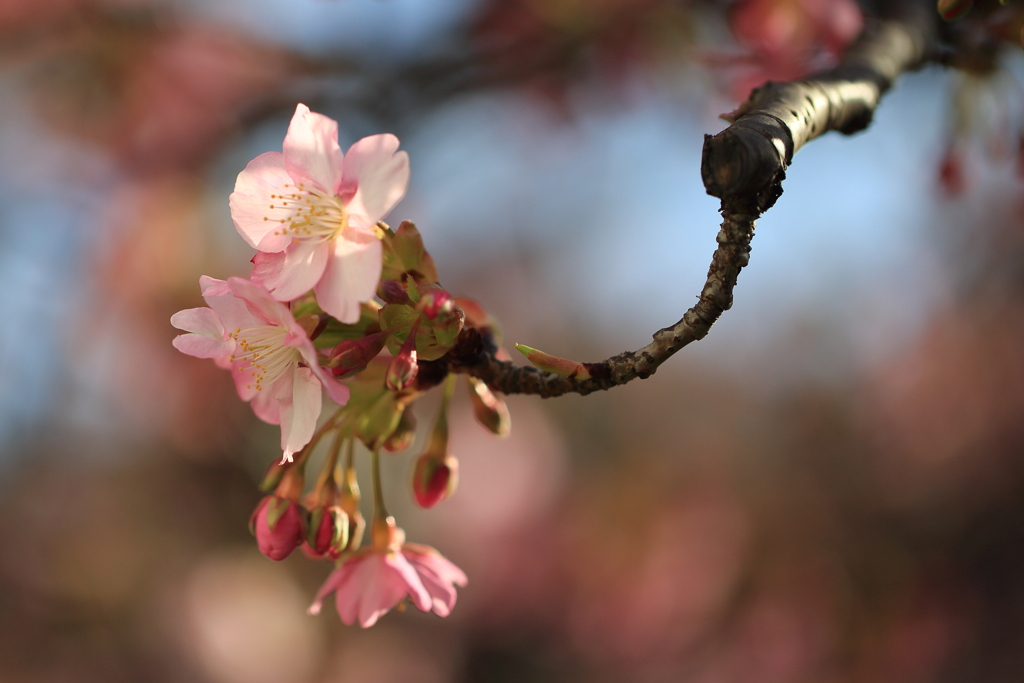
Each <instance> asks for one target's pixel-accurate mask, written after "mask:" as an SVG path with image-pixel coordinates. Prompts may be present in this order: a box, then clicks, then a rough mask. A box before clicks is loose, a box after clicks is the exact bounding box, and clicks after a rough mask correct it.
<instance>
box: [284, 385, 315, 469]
mask: <svg viewBox="0 0 1024 683" xmlns="http://www.w3.org/2000/svg"><path fill="white" fill-rule="evenodd" d="M288 374H292V375H293V377H294V379H293V381H292V400H291V402H290V403H286V402H284V401H282V410H281V449H282V450H283V451H284V460H285V461H286V462H291V459H292V455H294V454H295V453H297V452H298V451H300V450H301V449H302V447H303V446H305V445H306V444H307V443H309V440H310V439H312V438H313V432H314V431H316V420H317V418H318V417H320V404H321V400H322V397H321V396H320V381H319V380H318V379H317V378H316V377H315V376H314V375H313V371H312V370H310V369H309V368H301V367H296V368H295V371H294V373H287V372H286V373H285V375H284V376H287V375H288ZM284 376H282V379H283V377H284ZM280 381H281V380H278V382H280Z"/></svg>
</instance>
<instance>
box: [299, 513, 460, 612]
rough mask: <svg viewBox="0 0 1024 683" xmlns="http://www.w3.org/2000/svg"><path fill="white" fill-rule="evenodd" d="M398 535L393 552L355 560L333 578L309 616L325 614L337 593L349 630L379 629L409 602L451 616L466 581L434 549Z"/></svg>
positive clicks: (369, 551) (360, 554)
mask: <svg viewBox="0 0 1024 683" xmlns="http://www.w3.org/2000/svg"><path fill="white" fill-rule="evenodd" d="M396 531H397V534H396V535H395V538H396V540H395V542H394V543H391V544H389V545H388V546H387V547H384V548H379V547H376V546H375V547H370V548H364V549H363V550H359V551H357V552H355V553H352V554H351V555H349V556H348V557H347V558H346V559H345V560H344V561H343V562H342V564H341V566H339V567H338V568H337V569H335V570H334V571H333V572H331V575H330V576H329V577H327V581H326V582H324V585H323V586H322V587H321V588H320V590H319V592H317V595H316V600H315V601H314V602H313V604H312V606H310V608H309V613H310V614H319V613H320V608H321V607H322V606H323V601H324V598H326V597H327V596H328V595H330V594H331V593H334V602H335V606H336V607H337V608H338V616H339V617H341V620H342V621H343V622H344V623H346V624H349V625H352V624H354V623H356V621H358V622H359V624H360V625H361V626H362V627H363V628H369V627H370V626H373V625H374V624H375V623H377V619H379V618H380V617H381V616H382V615H384V614H386V613H387V612H388V611H389V610H390V609H391V608H392V607H394V606H395V605H397V604H398V603H399V602H401V601H402V600H403V599H405V597H406V596H408V597H409V600H410V602H412V604H413V605H415V606H416V608H417V609H419V610H420V611H422V612H431V611H432V612H433V613H434V614H436V615H438V616H439V617H446V616H448V615H449V614H451V611H452V607H454V606H455V598H456V593H455V586H465V585H466V583H467V579H466V575H465V574H464V573H463V572H462V570H461V569H459V568H458V567H456V566H455V565H454V564H452V563H451V562H449V561H448V560H447V559H445V558H444V557H443V556H442V555H441V553H439V552H437V551H436V550H434V549H433V548H431V547H429V546H425V545H418V544H415V543H402V540H403V539H404V534H403V533H402V532H401V530H400V529H398V530H396Z"/></svg>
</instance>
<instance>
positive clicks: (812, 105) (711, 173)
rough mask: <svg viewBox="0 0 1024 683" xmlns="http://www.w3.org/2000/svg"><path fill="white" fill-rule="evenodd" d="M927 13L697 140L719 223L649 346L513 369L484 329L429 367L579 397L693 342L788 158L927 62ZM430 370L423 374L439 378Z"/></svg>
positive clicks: (639, 372) (750, 104)
mask: <svg viewBox="0 0 1024 683" xmlns="http://www.w3.org/2000/svg"><path fill="white" fill-rule="evenodd" d="M933 26H934V24H933V19H932V18H931V17H929V16H928V15H926V14H916V15H914V18H912V19H907V18H904V19H893V20H887V21H881V22H877V23H875V24H873V25H870V26H869V28H868V29H866V30H865V32H864V33H863V34H862V35H861V36H860V38H859V39H858V40H857V42H856V43H855V44H854V45H853V46H851V48H850V49H849V51H848V52H847V54H846V55H845V56H844V58H843V60H842V61H841V63H840V64H839V65H838V66H837V67H836V68H834V69H832V70H830V71H827V72H824V73H821V74H818V75H816V76H813V77H811V78H809V79H806V80H800V81H794V82H790V83H768V84H766V85H765V86H763V87H762V88H759V89H758V90H756V91H755V92H754V93H753V94H752V95H751V97H750V99H749V100H748V101H747V102H746V103H744V104H743V105H742V106H741V107H740V108H739V109H738V110H737V111H735V112H733V113H732V114H730V115H728V116H727V117H726V118H727V120H730V121H731V122H732V125H730V126H729V127H728V128H726V129H725V130H723V131H722V132H721V133H719V134H718V135H715V136H710V135H709V136H706V137H705V140H704V153H703V158H702V161H701V177H702V179H703V181H704V186H705V188H706V189H707V192H708V194H710V195H713V196H715V197H718V198H720V199H721V200H722V208H721V213H722V219H723V220H722V227H721V229H720V230H719V233H718V238H717V241H718V248H717V249H716V250H715V253H714V255H713V256H712V258H711V266H710V268H709V269H708V277H707V281H706V283H705V284H704V288H703V290H702V291H701V293H700V297H699V300H698V301H697V303H696V304H695V305H694V306H693V308H691V309H690V310H688V311H686V313H685V314H684V315H683V317H682V319H681V320H679V322H677V323H676V324H674V325H672V326H670V327H666V328H664V329H661V330H658V331H657V332H655V333H654V336H653V340H652V341H651V343H650V344H648V345H647V346H645V347H643V348H642V349H639V350H638V351H626V352H624V353H620V354H619V355H617V356H613V357H611V358H608V359H607V360H604V361H601V362H599V363H584V365H585V367H586V368H587V371H588V372H589V373H590V378H588V379H579V378H576V377H566V376H561V375H556V374H552V373H547V372H542V371H540V370H537V369H536V368H533V367H520V366H516V365H514V364H512V363H509V362H507V361H500V360H497V359H496V358H495V352H496V348H495V346H494V344H493V341H492V340H491V339H490V336H489V334H488V332H487V330H483V331H479V330H472V329H469V330H465V331H464V332H463V334H462V335H461V337H460V340H459V342H458V344H457V346H456V347H455V348H453V349H452V351H451V352H449V353H448V354H447V355H446V356H445V357H444V358H442V359H440V360H439V361H434V363H435V364H437V365H438V366H439V367H436V368H433V370H442V367H443V369H444V370H446V371H448V372H462V373H467V374H470V375H473V376H474V377H478V378H480V379H482V380H483V381H484V382H486V383H487V384H488V386H490V387H491V388H492V389H494V390H496V391H500V392H502V393H505V394H535V395H538V396H542V397H550V396H560V395H562V394H568V393H577V394H589V393H591V392H593V391H597V390H601V389H609V388H611V387H614V386H618V385H620V384H625V383H626V382H629V381H631V380H633V379H635V378H640V379H645V378H647V377H649V376H650V375H652V374H653V373H654V372H655V371H656V370H657V369H658V366H660V365H661V364H662V363H664V362H665V361H666V360H668V358H669V357H671V356H672V355H673V354H674V353H675V352H676V351H678V350H679V349H681V348H683V347H684V346H686V345H687V344H689V343H690V342H692V341H695V340H698V339H703V338H704V336H705V335H707V333H708V331H709V330H710V329H711V326H712V325H714V323H715V321H717V320H718V318H719V317H720V316H721V315H722V313H723V312H724V311H726V310H728V309H729V307H730V306H731V305H732V292H733V288H734V287H735V285H736V279H737V277H738V275H739V272H740V270H741V269H742V268H743V267H744V266H745V265H746V264H747V261H748V259H749V254H750V240H751V238H752V237H753V234H754V222H755V221H756V220H757V219H758V218H759V217H760V216H761V214H762V213H763V212H764V211H766V210H768V209H769V208H771V206H772V205H773V204H774V203H775V201H776V200H777V199H778V198H779V196H780V195H781V194H782V181H783V180H784V179H785V177H786V168H787V167H788V166H789V164H790V162H791V161H792V159H793V155H794V154H795V153H796V152H797V150H799V149H800V148H801V147H802V146H803V145H804V144H805V143H807V142H809V141H810V140H813V139H814V138H816V137H818V136H819V135H822V134H824V133H826V132H828V131H831V130H835V131H839V132H841V133H844V134H847V135H849V134H852V133H855V132H857V131H860V130H863V129H864V128H866V127H867V126H868V125H869V124H870V123H871V119H872V116H873V114H874V111H875V109H876V107H877V106H878V103H879V101H880V100H881V97H882V95H883V94H884V93H885V92H886V91H887V90H888V89H889V88H890V87H891V86H892V84H893V82H894V81H895V79H896V78H897V77H898V76H899V75H900V74H901V73H903V72H904V71H907V70H909V69H913V68H916V67H918V66H919V65H921V64H922V63H923V62H925V61H926V60H927V59H929V58H931V56H932V55H931V48H932V37H931V36H932V30H933ZM444 374H445V372H443V371H442V372H430V373H427V374H426V376H431V377H433V376H436V375H440V376H443V375H444Z"/></svg>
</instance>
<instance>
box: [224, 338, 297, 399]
mask: <svg viewBox="0 0 1024 683" xmlns="http://www.w3.org/2000/svg"><path fill="white" fill-rule="evenodd" d="M287 334H288V330H287V329H285V328H284V327H282V326H281V325H261V326H257V327H246V328H244V329H243V328H241V327H239V328H237V329H236V330H235V331H234V332H231V333H230V334H228V337H230V338H231V339H234V340H235V342H237V344H238V349H239V350H240V351H241V352H238V351H236V352H235V353H234V354H232V355H231V359H230V360H231V362H232V363H235V362H238V363H239V366H238V371H239V372H248V373H249V374H250V375H251V376H252V379H253V383H252V384H249V385H247V386H246V388H247V389H252V388H253V387H255V388H256V391H263V387H264V385H268V386H269V385H272V384H273V383H274V382H276V381H277V379H278V378H279V377H280V376H281V375H283V374H284V372H285V371H286V370H289V369H291V368H292V367H293V366H294V365H295V364H296V363H298V362H299V361H300V360H301V359H302V354H300V353H299V350H298V349H296V348H295V347H293V346H285V344H284V338H285V336H286V335H287Z"/></svg>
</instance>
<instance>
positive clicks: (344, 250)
mask: <svg viewBox="0 0 1024 683" xmlns="http://www.w3.org/2000/svg"><path fill="white" fill-rule="evenodd" d="M332 246H333V252H331V253H330V255H329V256H328V258H327V267H326V268H325V269H324V273H323V277H321V278H320V282H318V283H317V285H316V287H314V291H316V300H317V303H319V304H320V307H321V308H322V309H324V310H325V311H327V312H328V313H330V314H331V315H333V316H334V317H335V318H337V319H338V320H339V321H341V322H343V323H354V322H357V321H358V320H359V315H360V310H359V304H360V303H361V302H363V301H369V300H370V299H371V298H373V295H374V293H376V291H377V283H378V281H379V280H380V273H381V251H382V249H381V244H380V240H379V239H377V237H376V236H375V235H372V234H370V233H366V232H362V231H360V230H353V229H351V228H350V229H348V230H346V231H345V234H344V235H342V236H341V237H339V238H337V239H335V240H334V242H333V245H332Z"/></svg>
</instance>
